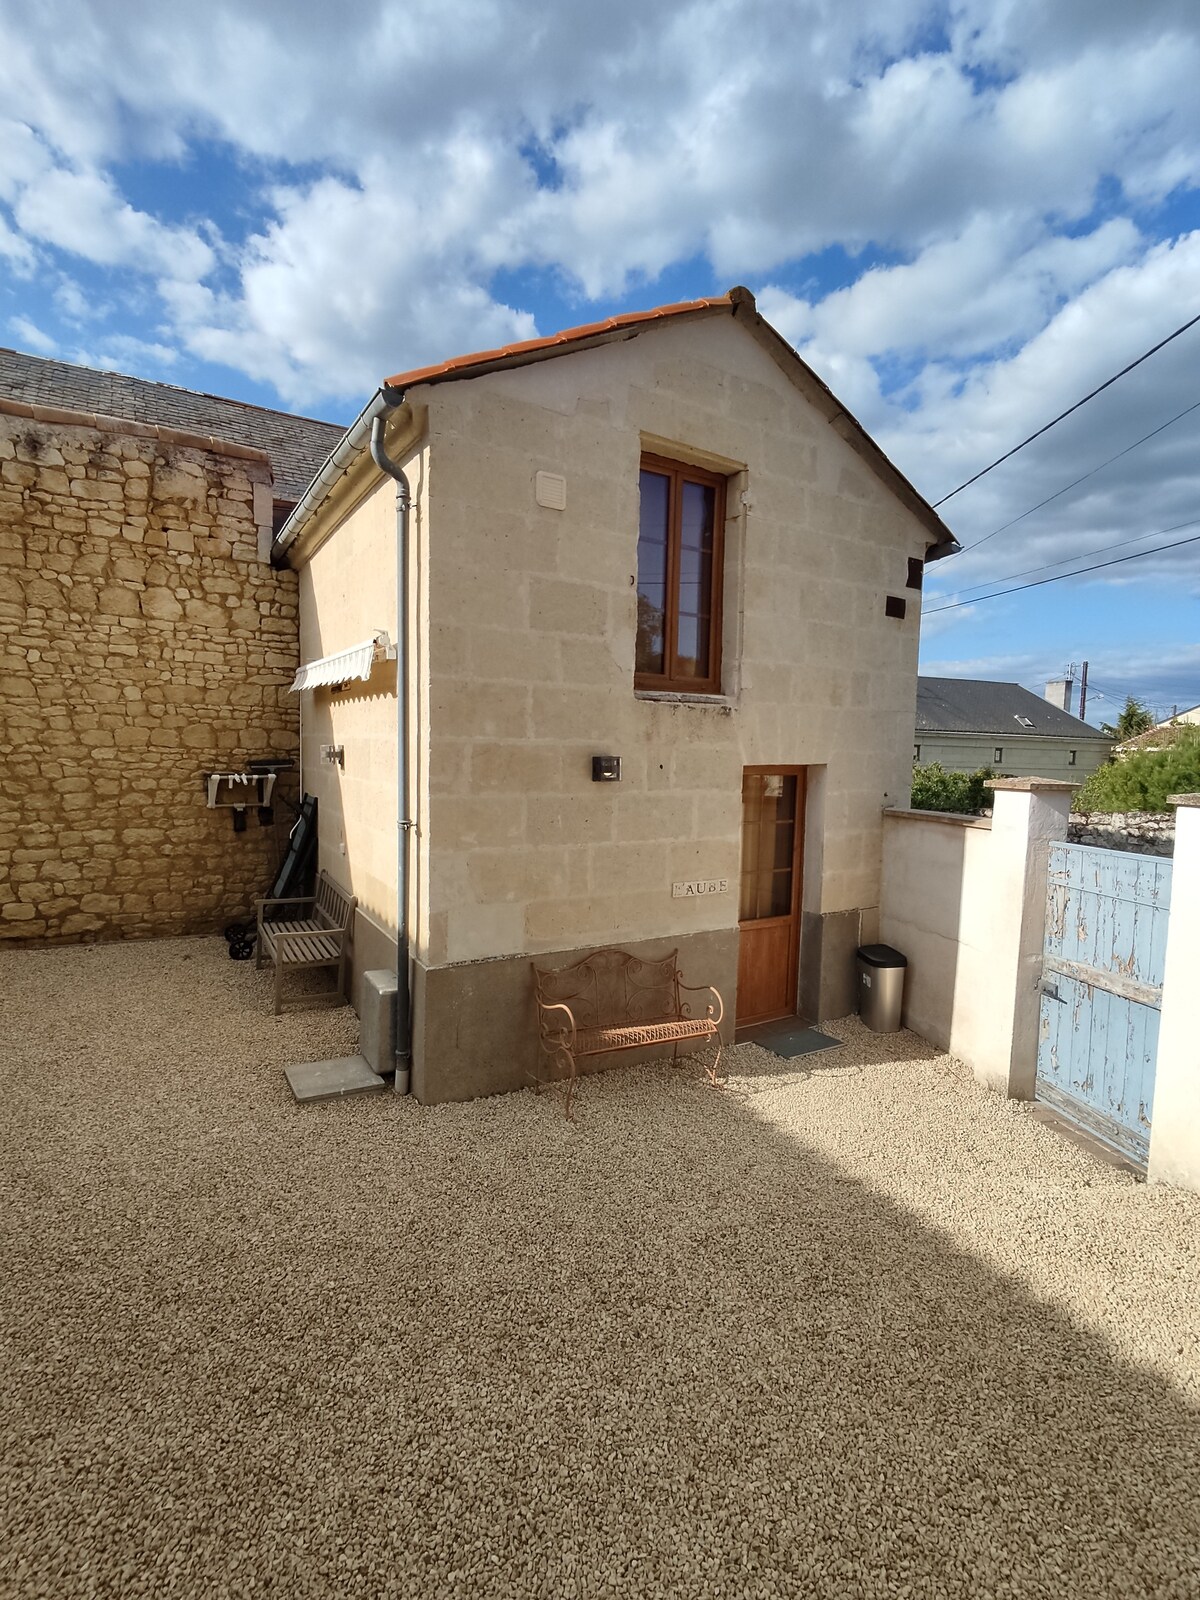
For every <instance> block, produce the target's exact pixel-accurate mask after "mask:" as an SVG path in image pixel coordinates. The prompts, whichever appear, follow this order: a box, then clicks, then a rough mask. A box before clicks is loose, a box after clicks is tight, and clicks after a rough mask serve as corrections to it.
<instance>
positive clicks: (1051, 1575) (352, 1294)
mask: <svg viewBox="0 0 1200 1600" xmlns="http://www.w3.org/2000/svg"><path fill="white" fill-rule="evenodd" d="M152 1003H156V1002H155V996H154V995H153V994H151V995H147V996H146V997H144V998H143V997H138V996H134V997H132V998H131V1000H130V1005H131V1006H138V1005H142V1004H146V1005H149V1004H152ZM157 1003H159V1004H161V1003H162V996H161V995H160V996H159V997H158V1000H157ZM827 1059H829V1060H830V1065H831V1066H833V1062H832V1052H831V1053H830V1057H829V1058H827ZM61 1070H62V1071H63V1072H64V1073H69V1074H70V1086H71V1092H70V1094H69V1095H68V1094H66V1093H65V1092H64V1093H63V1094H62V1095H61V1096H60V1097H59V1098H58V1099H57V1100H55V1099H53V1098H52V1097H51V1096H50V1095H49V1094H48V1091H49V1090H52V1089H53V1088H54V1087H55V1085H54V1084H53V1083H51V1084H46V1083H43V1084H42V1085H41V1086H40V1087H39V1089H38V1092H36V1093H30V1094H28V1095H26V1094H25V1092H24V1083H23V1081H18V1082H17V1083H16V1084H15V1086H14V1087H13V1088H12V1090H11V1092H10V1104H9V1106H8V1108H7V1111H8V1115H7V1116H6V1118H5V1121H4V1125H3V1128H2V1129H0V1141H3V1145H4V1147H5V1149H4V1150H3V1151H0V1155H5V1156H7V1154H8V1153H9V1152H10V1151H11V1150H12V1149H14V1148H15V1149H17V1150H18V1151H19V1153H20V1159H19V1160H17V1161H16V1162H15V1163H14V1162H12V1161H9V1160H7V1159H2V1160H0V1174H3V1176H0V1190H2V1191H3V1195H2V1198H3V1200H4V1204H5V1213H4V1214H5V1217H6V1219H7V1220H6V1245H7V1254H8V1257H9V1261H10V1276H9V1283H10V1284H12V1285H14V1286H15V1287H14V1289H13V1291H12V1292H10V1293H8V1294H6V1295H5V1297H4V1300H3V1302H2V1303H0V1333H2V1334H3V1343H4V1348H5V1350H6V1352H7V1353H6V1357H5V1362H6V1364H5V1382H4V1386H3V1395H2V1397H0V1463H3V1465H2V1466H0V1472H2V1474H3V1483H2V1487H3V1490H4V1493H3V1495H2V1497H0V1498H2V1502H3V1508H4V1509H3V1511H2V1512H0V1520H2V1522H3V1523H4V1524H6V1526H3V1527H0V1591H2V1592H3V1593H5V1594H22V1595H24V1594H30V1595H32V1594H38V1593H43V1592H44V1593H47V1594H54V1595H56V1596H64V1597H67V1596H74V1595H80V1594H84V1593H98V1594H119V1595H121V1596H122V1597H123V1600H125V1597H130V1596H141V1595H160V1594H162V1593H165V1592H168V1591H169V1592H171V1593H173V1594H177V1595H186V1596H201V1595H203V1596H208V1595H212V1594H236V1595H242V1594H249V1593H251V1592H253V1593H256V1594H262V1593H268V1594H280V1595H285V1594H286V1595H287V1596H289V1597H293V1596H334V1595H336V1596H339V1597H360V1596H361V1597H367V1596H377V1595H384V1594H388V1595H390V1594H396V1595H401V1594H403V1595H410V1594H413V1593H417V1592H420V1593H424V1594H430V1595H458V1594H462V1595H471V1596H480V1595H486V1596H496V1597H500V1596H504V1597H511V1596H527V1595H528V1596H534V1595H537V1596H541V1595H545V1596H558V1595H568V1594H570V1595H576V1596H581V1597H591V1596H597V1597H599V1596H618V1595H620V1596H625V1595H639V1596H640V1595H672V1596H680V1597H683V1596H686V1597H689V1600H694V1597H696V1596H706V1597H707V1596H726V1595H729V1596H733V1595H737V1596H744V1595H749V1596H756V1597H764V1600H766V1597H772V1600H774V1597H777V1596H780V1595H794V1596H818V1597H825V1596H829V1597H833V1596H853V1597H875V1596H902V1595H909V1596H914V1597H922V1600H924V1597H936V1596H953V1597H960V1596H980V1597H984V1596H986V1597H988V1600H993V1597H1000V1596H1004V1597H1008V1600H1026V1597H1028V1600H1034V1597H1038V1600H1042V1597H1053V1600H1075V1597H1079V1600H1084V1597H1086V1600H1096V1597H1099V1596H1109V1595H1130V1596H1133V1595H1138V1596H1147V1595H1149V1596H1163V1597H1177V1600H1184V1597H1193V1596H1195V1595H1196V1594H1197V1593H1198V1592H1200V1554H1198V1552H1200V1519H1198V1514H1197V1493H1196V1483H1197V1481H1200V1418H1198V1416H1197V1413H1196V1412H1195V1411H1194V1410H1193V1409H1191V1408H1190V1407H1189V1406H1188V1404H1187V1403H1186V1402H1185V1400H1184V1399H1183V1398H1182V1396H1181V1394H1180V1393H1179V1392H1178V1391H1177V1390H1176V1389H1174V1388H1172V1387H1171V1386H1170V1385H1169V1384H1168V1383H1166V1382H1165V1381H1160V1380H1159V1379H1158V1378H1156V1377H1155V1376H1153V1375H1152V1374H1150V1373H1148V1372H1147V1371H1143V1370H1139V1369H1138V1368H1136V1367H1133V1366H1131V1365H1129V1364H1128V1363H1126V1362H1124V1361H1122V1360H1120V1359H1118V1358H1117V1357H1116V1356H1115V1355H1114V1354H1113V1352H1112V1350H1111V1348H1110V1347H1109V1346H1108V1345H1106V1343H1105V1342H1104V1340H1103V1339H1102V1338H1100V1337H1099V1336H1097V1335H1096V1334H1093V1333H1091V1332H1089V1331H1086V1330H1084V1329H1081V1328H1080V1327H1077V1326H1074V1325H1073V1324H1072V1323H1071V1322H1069V1321H1068V1320H1067V1319H1066V1318H1064V1317H1063V1316H1062V1315H1060V1314H1059V1313H1058V1312H1057V1311H1056V1310H1055V1308H1054V1307H1053V1306H1051V1305H1048V1304H1045V1303H1043V1302H1041V1301H1039V1300H1037V1299H1035V1298H1033V1297H1032V1296H1031V1295H1030V1294H1029V1293H1028V1292H1026V1291H1025V1290H1024V1289H1023V1288H1022V1287H1021V1286H1020V1285H1019V1284H1018V1283H1016V1282H1014V1281H1011V1280H1009V1279H1007V1278H1005V1277H1004V1276H1002V1275H1000V1274H998V1273H997V1272H995V1271H993V1270H992V1269H990V1268H989V1267H988V1266H987V1265H986V1264H985V1263H983V1262H982V1261H980V1260H979V1259H977V1258H975V1257H973V1256H971V1255H969V1254H966V1253H964V1252H962V1251H960V1250H958V1249H956V1248H955V1247H954V1246H953V1245H952V1244H951V1243H950V1242H949V1241H948V1240H947V1238H946V1237H945V1236H943V1235H942V1234H940V1233H939V1232H938V1231H936V1230H935V1229H933V1228H930V1227H927V1226H925V1225H923V1224H922V1223H921V1222H920V1221H918V1220H917V1219H916V1218H915V1217H914V1216H913V1215H911V1214H909V1213H908V1212H906V1211H904V1210H903V1209H901V1208H899V1207H898V1206H896V1205H895V1204H892V1203H891V1202H890V1201H889V1200H888V1199H887V1198H885V1197H884V1196H882V1195H881V1194H879V1193H876V1192H873V1191H872V1190H870V1189H868V1188H867V1187H865V1186H864V1185H863V1184H861V1183H859V1182H857V1181H855V1180H853V1179H851V1178H850V1177H849V1176H848V1175H847V1174H846V1173H845V1172H844V1171H842V1170H841V1169H839V1168H838V1167H836V1166H834V1165H832V1164H831V1163H829V1162H828V1161H826V1160H824V1159H822V1158H821V1157H820V1156H818V1155H817V1154H815V1153H814V1152H813V1151H812V1150H811V1149H808V1148H805V1147H804V1146H803V1145H801V1144H800V1143H798V1142H797V1141H796V1140H795V1139H793V1138H792V1137H790V1136H789V1135H788V1134H787V1133H786V1131H785V1130H784V1129H783V1128H781V1127H778V1126H773V1125H772V1124H771V1123H770V1122H769V1121H768V1120H766V1119H765V1118H764V1117H763V1116H761V1115H759V1114H758V1113H757V1112H756V1111H755V1109H754V1107H753V1105H752V1104H750V1103H748V1102H747V1100H746V1099H744V1098H739V1097H737V1096H735V1095H733V1094H724V1095H722V1094H717V1093H714V1092H712V1091H711V1090H709V1089H708V1088H707V1087H706V1086H704V1085H703V1084H702V1083H699V1082H697V1081H696V1080H695V1078H694V1076H685V1075H672V1074H671V1073H670V1072H668V1071H663V1070H645V1069H634V1070H633V1071H631V1072H621V1071H617V1072H614V1073H612V1074H609V1075H608V1076H607V1077H605V1078H602V1079H592V1080H589V1082H588V1084H587V1085H586V1086H585V1087H584V1089H583V1091H582V1093H581V1096H580V1099H581V1105H580V1121H579V1123H578V1125H576V1126H574V1127H571V1126H569V1125H567V1124H565V1123H564V1122H563V1121H562V1119H561V1117H560V1116H559V1115H558V1113H557V1112H556V1110H555V1108H554V1107H553V1105H551V1104H548V1103H546V1102H545V1101H538V1100H536V1099H535V1098H534V1097H532V1096H529V1095H518V1096H509V1097H505V1098H503V1099H497V1100H492V1101H487V1102H480V1103H477V1104H475V1105H472V1106H447V1107H442V1108H438V1109H435V1110H425V1109H422V1108H418V1107H416V1106H414V1105H412V1104H411V1103H410V1102H399V1101H396V1100H395V1099H394V1098H393V1097H391V1096H386V1097H385V1096H378V1097H374V1098H372V1099H370V1100H367V1101H363V1102H358V1103H357V1104H355V1103H351V1102H346V1103H342V1104H333V1105H327V1106H322V1107H319V1108H315V1109H313V1108H310V1109H307V1110H296V1109H295V1108H292V1107H290V1106H287V1105H285V1104H284V1103H283V1101H282V1098H281V1096H280V1095H279V1093H278V1087H277V1084H276V1081H275V1078H276V1075H277V1067H275V1066H274V1065H273V1066H272V1068H271V1071H270V1073H269V1074H267V1073H264V1074H263V1076H262V1078H261V1084H260V1087H258V1088H256V1089H255V1097H254V1098H249V1099H248V1098H247V1096H246V1094H245V1092H243V1093H242V1094H241V1096H240V1098H239V1099H238V1100H237V1101H236V1103H235V1108H234V1110H232V1111H223V1110H222V1106H221V1100H220V1090H221V1087H222V1083H223V1081H224V1076H225V1075H228V1076H231V1077H232V1076H233V1075H238V1076H239V1077H240V1080H241V1081H242V1082H243V1083H244V1082H245V1075H246V1071H247V1068H246V1065H245V1063H240V1064H237V1063H234V1064H226V1065H221V1064H220V1063H217V1064H214V1066H213V1067H212V1069H211V1071H212V1079H211V1082H210V1084H209V1088H210V1091H211V1092H210V1093H209V1094H208V1095H207V1096H206V1098H205V1099H204V1100H203V1101H193V1100H189V1099H188V1097H187V1093H186V1086H185V1085H182V1084H181V1085H180V1091H179V1100H178V1103H176V1104H174V1105H172V1103H171V1102H170V1100H169V1098H168V1097H164V1096H163V1094H162V1074H163V1073H169V1071H170V1067H169V1064H168V1063H167V1062H166V1060H165V1058H164V1061H163V1062H159V1063H157V1064H152V1067H151V1069H149V1070H150V1071H151V1072H152V1074H153V1081H151V1082H150V1083H149V1084H148V1085H147V1087H146V1089H145V1091H144V1092H143V1091H138V1090H137V1088H136V1086H133V1087H132V1088H130V1089H129V1091H128V1095H127V1104H126V1107H125V1119H124V1122H123V1127H124V1130H125V1131H124V1135H123V1139H122V1140H121V1141H120V1148H116V1147H115V1146H114V1147H113V1148H107V1147H105V1148H101V1147H99V1146H98V1145H97V1143H96V1141H95V1139H94V1138H93V1135H92V1132H91V1131H90V1130H89V1126H88V1123H89V1116H90V1114H91V1110H92V1106H93V1102H92V1101H91V1100H90V1099H89V1086H88V1079H87V1075H86V1073H84V1072H81V1071H80V1070H79V1064H78V1063H69V1062H68V1063H64V1065H63V1067H62V1069H61ZM820 1070H828V1068H826V1067H825V1065H824V1063H822V1064H821V1067H820ZM96 1092H97V1093H99V1091H96ZM881 1136H884V1137H886V1129H884V1130H882V1135H881ZM85 1151H86V1152H89V1153H90V1157H91V1164H90V1166H87V1167H85V1166H84V1164H83V1162H82V1160H81V1159H80V1158H81V1156H82V1154H83V1153H84V1152H85ZM1148 1270H1153V1267H1152V1263H1151V1264H1149V1265H1148ZM1133 1303H1134V1304H1136V1300H1135V1301H1134V1302H1133ZM251 1580H253V1582H251Z"/></svg>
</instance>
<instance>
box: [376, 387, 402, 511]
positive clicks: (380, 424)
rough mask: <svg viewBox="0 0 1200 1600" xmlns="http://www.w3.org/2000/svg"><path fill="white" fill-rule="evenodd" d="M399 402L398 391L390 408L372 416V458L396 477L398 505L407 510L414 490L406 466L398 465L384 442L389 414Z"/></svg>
mask: <svg viewBox="0 0 1200 1600" xmlns="http://www.w3.org/2000/svg"><path fill="white" fill-rule="evenodd" d="M384 395H385V398H387V397H388V391H386V390H385V391H384ZM399 404H400V396H399V393H398V392H397V396H396V399H395V400H394V401H393V402H392V403H391V404H390V405H389V407H388V410H387V411H381V412H380V413H379V414H378V415H377V416H375V417H372V418H371V460H372V461H373V462H374V463H375V465H376V466H377V467H378V468H379V470H380V472H386V473H387V475H388V477H389V478H394V479H395V482H396V504H397V507H403V509H404V510H405V511H407V510H408V508H409V506H411V505H412V490H411V489H410V488H409V485H408V478H407V476H406V475H405V471H404V468H403V467H401V466H398V465H397V464H396V462H394V461H393V460H392V458H391V456H389V455H388V453H387V450H386V449H385V448H384V443H383V435H384V430H385V428H386V427H387V419H388V414H389V412H391V411H394V410H395V408H396V406H398V405H399Z"/></svg>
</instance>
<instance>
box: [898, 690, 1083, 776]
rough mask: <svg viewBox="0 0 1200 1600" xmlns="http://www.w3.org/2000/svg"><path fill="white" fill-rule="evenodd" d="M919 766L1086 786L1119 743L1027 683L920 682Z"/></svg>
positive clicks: (916, 747) (915, 747)
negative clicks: (934, 765)
mask: <svg viewBox="0 0 1200 1600" xmlns="http://www.w3.org/2000/svg"><path fill="white" fill-rule="evenodd" d="M913 740H914V742H913V761H914V763H915V764H916V765H918V766H929V765H931V764H932V763H933V762H937V763H938V765H939V766H941V767H944V768H945V770H946V771H947V772H979V771H980V770H981V769H982V768H986V767H990V768H991V770H992V771H993V772H994V773H995V774H996V776H997V777H1000V778H1018V777H1025V778H1055V779H1060V780H1062V781H1063V782H1065V783H1077V784H1078V783H1082V782H1083V780H1084V779H1085V778H1086V777H1088V776H1089V774H1091V773H1093V772H1095V770H1096V768H1097V767H1102V766H1103V765H1104V763H1105V762H1106V761H1107V760H1108V758H1109V755H1110V754H1111V752H1112V748H1113V741H1112V740H1111V739H1110V738H1109V737H1108V735H1107V734H1104V733H1101V732H1100V730H1099V728H1093V727H1092V726H1091V725H1090V724H1089V723H1086V722H1081V721H1080V719H1079V718H1078V717H1075V716H1072V715H1071V713H1070V712H1069V711H1066V710H1064V709H1062V707H1060V706H1057V705H1054V704H1052V703H1051V702H1050V701H1049V700H1046V699H1043V698H1042V697H1041V696H1040V695H1036V694H1033V693H1032V692H1031V691H1030V690H1029V689H1023V688H1022V687H1021V685H1020V684H1019V683H998V682H993V681H992V680H991V679H989V678H925V677H922V678H918V679H917V716H916V727H915V733H914V735H913Z"/></svg>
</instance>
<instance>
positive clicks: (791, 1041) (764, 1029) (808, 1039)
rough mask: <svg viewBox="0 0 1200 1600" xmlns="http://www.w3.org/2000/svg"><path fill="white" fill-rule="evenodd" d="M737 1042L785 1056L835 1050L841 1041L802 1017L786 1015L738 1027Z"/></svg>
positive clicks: (787, 1057) (787, 1058) (785, 1057)
mask: <svg viewBox="0 0 1200 1600" xmlns="http://www.w3.org/2000/svg"><path fill="white" fill-rule="evenodd" d="M737 1042H738V1044H757V1045H760V1046H761V1047H762V1048H763V1049H764V1050H770V1051H771V1052H772V1054H773V1055H777V1056H782V1057H783V1058H784V1059H785V1060H790V1059H791V1057H793V1056H808V1055H812V1054H813V1052H814V1051H816V1050H836V1049H838V1048H840V1046H841V1043H842V1041H841V1040H840V1039H831V1038H830V1037H829V1035H828V1034H827V1033H822V1032H821V1031H820V1029H819V1028H813V1027H810V1026H809V1024H808V1023H807V1022H805V1021H804V1020H803V1018H802V1017H783V1018H781V1019H780V1020H779V1021H778V1022H760V1023H759V1024H758V1025H757V1026H756V1027H752V1028H745V1029H742V1028H739V1029H738V1033H737Z"/></svg>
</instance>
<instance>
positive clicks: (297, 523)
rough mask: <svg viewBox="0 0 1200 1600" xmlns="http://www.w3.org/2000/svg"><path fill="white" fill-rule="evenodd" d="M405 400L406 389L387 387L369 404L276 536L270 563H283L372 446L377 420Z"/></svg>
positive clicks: (377, 391)
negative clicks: (289, 550)
mask: <svg viewBox="0 0 1200 1600" xmlns="http://www.w3.org/2000/svg"><path fill="white" fill-rule="evenodd" d="M403 400H404V391H403V390H401V389H391V388H389V387H387V385H384V386H382V387H380V388H379V389H377V390H376V391H375V393H374V394H373V395H372V396H371V398H370V400H368V401H367V404H366V405H365V406H364V407H363V409H362V410H361V411H360V412H359V414H358V416H357V417H356V418H355V419H354V421H353V422H352V423H351V424H350V426H349V428H348V429H347V430H346V432H345V433H344V434H343V435H342V437H341V438H340V439H339V440H338V442H337V444H335V445H334V447H333V449H332V450H331V451H330V452H329V454H328V455H327V456H326V457H325V460H324V462H323V464H322V465H321V467H320V469H319V471H318V472H317V474H316V476H315V477H314V478H313V480H312V482H311V483H310V484H309V486H308V488H307V489H305V491H304V494H303V495H302V496H301V498H300V499H299V500H297V502H296V504H295V505H294V506H293V508H292V510H291V513H290V515H289V516H288V519H287V521H286V522H285V523H284V525H283V527H282V528H280V530H279V532H278V533H277V534H276V535H275V539H274V542H273V543H272V545H271V562H272V564H273V565H274V566H277V567H278V566H281V565H282V564H283V557H284V555H285V553H286V552H287V549H288V547H289V546H290V545H292V544H293V543H295V541H296V539H297V538H298V537H299V535H300V532H301V530H302V529H303V528H304V525H305V524H306V523H307V521H308V519H309V518H310V517H311V516H312V515H313V513H314V512H315V511H316V510H317V509H318V508H319V507H320V506H321V505H322V504H323V503H324V501H325V499H326V498H327V497H328V495H329V493H330V491H331V490H332V489H333V488H334V487H335V485H337V484H338V483H340V482H341V481H342V479H343V478H344V477H345V476H346V473H347V472H348V471H349V470H350V468H351V467H352V466H353V465H354V463H355V462H356V461H357V460H358V459H359V457H360V455H361V454H362V452H363V451H364V450H365V449H368V448H369V447H370V442H371V428H372V426H373V424H374V422H375V419H376V417H387V416H389V415H390V414H391V412H393V411H395V409H396V408H397V406H399V405H401V404H402V403H403Z"/></svg>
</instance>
